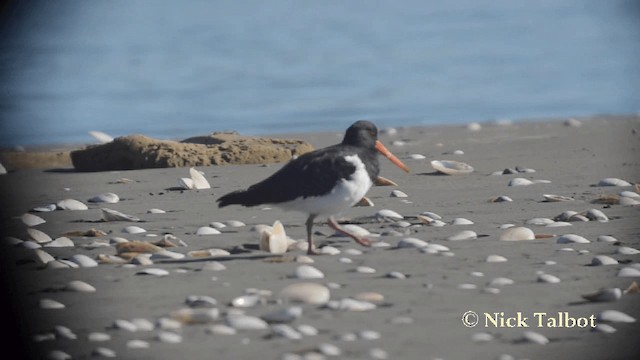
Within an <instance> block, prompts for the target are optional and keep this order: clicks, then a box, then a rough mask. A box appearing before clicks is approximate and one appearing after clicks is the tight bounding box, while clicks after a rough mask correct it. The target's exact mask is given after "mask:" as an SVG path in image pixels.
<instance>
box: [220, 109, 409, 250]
mask: <svg viewBox="0 0 640 360" xmlns="http://www.w3.org/2000/svg"><path fill="white" fill-rule="evenodd" d="M377 152H380V153H382V154H383V155H384V156H386V157H387V158H388V159H389V160H391V161H392V162H393V163H394V164H395V165H396V166H398V167H399V168H401V169H402V170H404V171H406V172H409V168H407V167H406V166H405V165H404V164H403V163H402V162H401V161H400V160H399V159H398V158H397V157H395V156H394V155H393V154H392V153H391V152H390V151H389V150H387V148H386V147H385V146H384V145H383V144H382V143H381V142H380V141H379V140H378V129H377V128H376V126H375V125H374V124H373V123H371V122H369V121H364V120H361V121H357V122H355V123H354V124H353V125H351V126H350V127H349V128H348V129H347V132H346V133H345V135H344V139H343V140H342V143H340V144H336V145H333V146H329V147H326V148H323V149H319V150H316V151H312V152H309V153H306V154H303V155H301V156H300V157H298V158H297V159H294V160H291V161H290V162H289V163H287V164H286V165H285V166H283V167H282V168H281V169H280V170H278V171H277V172H276V173H274V174H273V175H271V176H270V177H268V178H266V179H265V180H263V181H261V182H259V183H257V184H255V185H252V186H250V187H249V188H248V189H247V190H238V191H234V192H231V193H229V194H227V195H224V196H222V197H221V198H219V199H218V206H219V207H224V206H227V205H232V204H238V205H242V206H256V205H261V204H272V205H275V206H278V207H280V208H282V209H285V210H297V211H300V212H304V213H306V214H309V217H308V218H307V221H306V226H307V241H308V243H309V250H308V253H309V254H317V252H316V249H315V246H314V244H313V231H312V228H313V221H314V219H315V218H316V217H317V216H328V224H329V226H330V227H331V228H333V229H334V230H336V231H339V232H342V233H344V234H345V235H348V236H349V237H351V238H353V239H354V240H355V241H356V242H358V243H359V244H361V245H363V246H370V245H371V241H370V240H368V239H366V238H363V237H361V236H358V235H357V234H353V233H351V232H349V231H346V230H345V229H343V228H342V227H341V226H340V225H338V223H337V222H336V220H335V218H334V215H336V214H338V213H340V212H342V211H344V210H346V209H348V208H350V207H352V206H353V205H355V204H356V203H358V202H359V201H360V200H361V199H362V198H363V197H364V195H365V194H366V193H367V191H369V189H370V188H371V186H372V185H373V183H374V182H375V180H376V178H377V177H378V173H379V172H380V167H379V164H378V157H377V155H378V153H377Z"/></svg>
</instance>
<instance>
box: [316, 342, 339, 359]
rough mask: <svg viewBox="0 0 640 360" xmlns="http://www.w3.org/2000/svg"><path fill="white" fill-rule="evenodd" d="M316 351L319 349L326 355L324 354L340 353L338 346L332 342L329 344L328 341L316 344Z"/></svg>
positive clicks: (335, 354) (333, 354) (334, 354)
mask: <svg viewBox="0 0 640 360" xmlns="http://www.w3.org/2000/svg"><path fill="white" fill-rule="evenodd" d="M318 351H320V353H321V354H323V355H326V356H340V355H342V350H340V348H339V347H337V346H335V345H333V344H329V343H322V344H320V345H318Z"/></svg>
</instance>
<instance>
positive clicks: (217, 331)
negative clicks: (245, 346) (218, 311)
mask: <svg viewBox="0 0 640 360" xmlns="http://www.w3.org/2000/svg"><path fill="white" fill-rule="evenodd" d="M207 331H208V332H210V333H212V334H214V335H235V334H236V333H237V331H236V329H234V328H232V327H231V326H228V325H224V324H217V325H213V326H211V327H209V328H208V329H207Z"/></svg>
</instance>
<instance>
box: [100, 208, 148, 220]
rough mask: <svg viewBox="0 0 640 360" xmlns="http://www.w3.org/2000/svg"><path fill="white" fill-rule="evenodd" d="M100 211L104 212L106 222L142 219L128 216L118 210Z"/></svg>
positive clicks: (105, 209)
mask: <svg viewBox="0 0 640 360" xmlns="http://www.w3.org/2000/svg"><path fill="white" fill-rule="evenodd" d="M100 211H101V212H102V220H104V221H133V222H138V221H140V219H139V218H137V217H135V216H131V215H127V214H124V213H121V212H120V211H117V210H112V209H108V208H101V209H100Z"/></svg>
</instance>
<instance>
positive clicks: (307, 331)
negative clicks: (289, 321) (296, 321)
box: [298, 324, 319, 336]
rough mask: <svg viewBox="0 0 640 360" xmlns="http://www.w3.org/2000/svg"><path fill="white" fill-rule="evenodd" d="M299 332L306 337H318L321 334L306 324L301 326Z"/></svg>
mask: <svg viewBox="0 0 640 360" xmlns="http://www.w3.org/2000/svg"><path fill="white" fill-rule="evenodd" d="M298 331H299V332H300V333H301V334H302V335H305V336H316V335H318V333H319V331H318V329H316V328H314V327H313V326H311V325H306V324H302V325H299V326H298Z"/></svg>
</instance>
